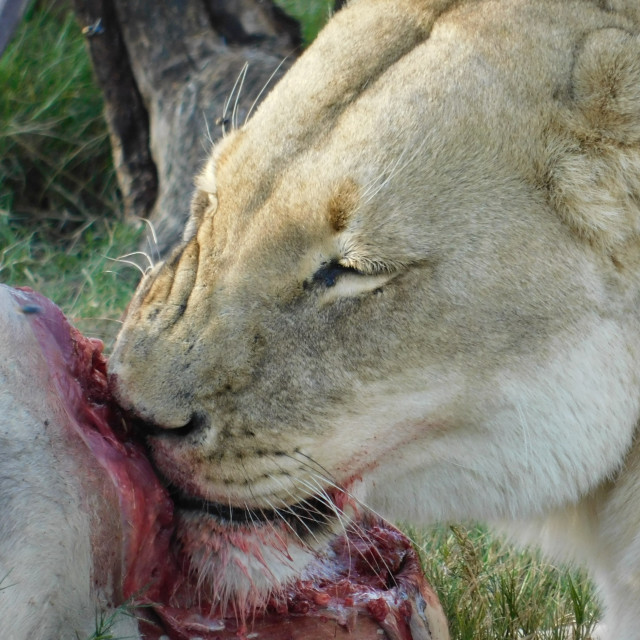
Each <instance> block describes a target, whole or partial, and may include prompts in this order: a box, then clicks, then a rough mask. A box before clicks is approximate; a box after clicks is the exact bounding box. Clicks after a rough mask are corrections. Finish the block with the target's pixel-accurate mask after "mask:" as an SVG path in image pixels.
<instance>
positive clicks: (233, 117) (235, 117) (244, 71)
mask: <svg viewBox="0 0 640 640" xmlns="http://www.w3.org/2000/svg"><path fill="white" fill-rule="evenodd" d="M248 69H249V63H248V62H246V63H245V65H244V67H243V69H242V72H241V73H242V79H241V80H240V86H239V87H238V91H237V93H236V99H235V102H234V104H233V111H232V112H231V126H232V127H233V128H234V129H237V128H238V103H239V102H240V95H241V94H242V87H244V81H245V78H246V77H247V70H248Z"/></svg>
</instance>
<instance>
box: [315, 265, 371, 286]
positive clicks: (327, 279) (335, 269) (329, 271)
mask: <svg viewBox="0 0 640 640" xmlns="http://www.w3.org/2000/svg"><path fill="white" fill-rule="evenodd" d="M343 275H352V276H359V277H362V276H367V275H368V274H366V273H363V272H361V271H358V270H357V269H355V268H354V267H345V266H344V265H342V264H340V263H339V262H338V261H337V260H331V262H326V263H324V264H323V265H322V266H321V267H320V268H319V269H318V270H317V271H316V272H315V273H314V274H313V277H312V278H311V281H312V282H313V283H316V284H322V285H324V286H325V287H333V286H334V285H335V284H336V281H337V280H338V278H339V277H341V276H343Z"/></svg>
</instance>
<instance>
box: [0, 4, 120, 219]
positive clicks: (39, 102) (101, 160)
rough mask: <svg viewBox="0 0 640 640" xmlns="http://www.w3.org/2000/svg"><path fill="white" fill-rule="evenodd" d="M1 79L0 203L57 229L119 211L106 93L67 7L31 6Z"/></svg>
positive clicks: (2, 64) (1, 66) (0, 68)
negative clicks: (104, 103) (104, 112)
mask: <svg viewBox="0 0 640 640" xmlns="http://www.w3.org/2000/svg"><path fill="white" fill-rule="evenodd" d="M62 7H64V4H62ZM0 86H1V87H2V94H1V97H0V208H1V209H4V210H11V211H12V215H13V217H14V218H16V219H20V220H22V221H23V222H25V223H27V222H28V223H31V224H33V223H34V222H37V223H39V224H41V223H43V218H44V221H45V223H48V224H50V223H51V220H52V219H53V218H55V220H56V222H57V227H58V228H60V229H63V228H68V227H69V226H71V225H73V224H74V223H75V224H82V223H83V222H84V220H85V219H86V218H88V217H91V216H94V215H96V214H100V215H112V214H114V213H117V212H118V211H119V201H118V195H117V189H116V180H115V173H114V170H113V166H112V161H111V152H110V148H109V137H108V133H107V128H106V125H105V122H104V119H103V117H102V98H101V95H100V91H99V89H98V88H97V87H96V85H95V83H94V81H93V76H92V70H91V64H90V61H89V58H88V56H87V54H86V52H85V49H84V43H83V39H82V34H81V33H80V28H79V27H78V25H77V24H76V22H75V18H74V16H73V14H72V13H71V12H70V11H68V10H64V9H63V8H62V9H61V8H60V3H57V4H56V3H51V4H47V3H36V4H35V5H34V7H32V9H31V10H30V11H28V12H27V16H26V18H25V20H24V21H23V22H22V24H21V25H20V27H19V29H18V31H17V33H16V35H15V37H14V39H13V41H12V42H11V44H10V46H9V47H8V48H7V50H6V51H5V53H4V55H3V56H2V57H1V58H0ZM52 212H53V213H52Z"/></svg>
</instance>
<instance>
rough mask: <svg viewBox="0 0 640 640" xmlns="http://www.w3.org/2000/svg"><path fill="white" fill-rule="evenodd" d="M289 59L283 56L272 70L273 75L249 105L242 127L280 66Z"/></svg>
mask: <svg viewBox="0 0 640 640" xmlns="http://www.w3.org/2000/svg"><path fill="white" fill-rule="evenodd" d="M289 57H290V55H288V56H285V57H284V58H282V60H281V61H280V64H278V66H277V67H276V68H275V69H274V71H273V73H272V74H271V75H270V76H269V77H268V78H267V81H266V82H265V83H264V84H263V85H262V89H260V91H259V92H258V95H257V96H256V97H255V99H254V101H253V102H252V103H251V106H250V107H249V111H247V115H246V116H245V118H244V123H243V126H244V125H245V124H247V121H248V120H249V117H250V116H251V112H252V111H253V110H254V108H255V106H256V105H257V104H258V102H259V101H260V98H261V97H262V94H263V93H264V92H265V91H266V90H267V87H268V86H269V84H270V83H271V81H272V80H273V78H274V77H275V75H276V74H277V73H278V71H279V70H280V68H281V67H282V65H283V64H284V63H285V62H286V61H287V60H288V59H289Z"/></svg>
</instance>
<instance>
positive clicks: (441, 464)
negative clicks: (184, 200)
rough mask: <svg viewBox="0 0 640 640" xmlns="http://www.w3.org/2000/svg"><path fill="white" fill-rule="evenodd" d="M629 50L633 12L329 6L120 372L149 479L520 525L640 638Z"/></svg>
mask: <svg viewBox="0 0 640 640" xmlns="http://www.w3.org/2000/svg"><path fill="white" fill-rule="evenodd" d="M639 31H640V10H639V9H638V5H637V2H636V0H615V1H611V2H605V1H603V2H596V1H590V0H478V1H472V0H467V1H462V0H461V1H459V2H454V1H448V2H447V1H444V0H441V1H439V2H438V1H435V0H395V1H394V0H357V1H354V2H351V3H350V4H349V6H348V7H347V8H346V9H344V10H342V11H340V12H339V13H338V14H337V15H336V16H335V17H334V18H333V20H332V21H331V22H330V24H329V26H328V27H327V28H326V29H325V30H324V31H323V32H322V34H321V35H320V36H319V38H318V39H317V41H316V42H315V43H314V44H313V45H312V47H311V48H310V49H309V50H308V51H307V52H306V53H305V54H304V55H303V56H302V57H301V59H300V60H299V61H298V62H297V63H296V64H295V65H294V67H293V68H292V69H291V70H290V72H289V73H288V74H287V75H286V76H285V77H284V79H283V80H282V81H281V82H280V83H279V85H278V86H277V87H276V88H275V89H274V91H273V92H272V93H271V94H270V95H269V96H268V98H267V99H266V100H265V102H264V103H263V104H262V105H261V107H260V108H259V109H258V111H257V112H256V113H255V115H254V116H253V118H252V119H251V120H250V121H249V122H248V123H247V124H246V125H245V126H244V127H243V128H242V129H240V130H237V131H234V132H232V133H231V134H230V135H228V136H227V137H226V138H225V139H224V140H223V141H222V142H220V144H219V145H218V146H217V147H216V149H215V150H214V152H213V155H212V158H211V159H210V161H209V162H208V163H207V165H206V167H205V169H204V171H203V174H202V175H201V176H200V178H199V179H198V182H197V184H198V187H199V191H198V194H197V195H196V197H195V199H194V203H195V206H194V213H193V218H192V221H191V223H190V224H189V226H188V228H187V231H186V232H185V239H184V244H183V246H182V247H180V248H179V249H178V250H177V251H176V253H175V254H174V256H173V257H171V258H170V259H169V260H168V261H167V262H166V263H164V264H162V265H159V266H158V267H157V268H156V269H155V270H154V271H153V272H152V273H151V274H150V275H149V276H148V277H147V278H146V279H145V280H144V281H143V283H142V284H141V285H140V289H139V291H138V294H137V295H136V297H135V299H134V301H133V303H132V305H131V308H130V311H129V315H128V318H127V320H126V323H125V325H124V328H123V331H122V333H121V335H120V337H119V340H118V343H117V346H116V349H115V353H114V355H113V357H112V360H111V372H112V380H113V383H114V387H115V389H116V391H117V393H118V394H119V397H120V398H121V400H122V402H123V403H124V404H125V405H127V406H129V407H131V408H132V409H133V410H134V411H136V412H137V413H139V414H140V415H142V416H143V417H145V418H147V419H148V420H150V421H152V422H154V423H155V424H157V425H159V426H162V427H165V428H166V435H154V436H152V437H150V439H149V441H150V444H151V448H152V451H153V455H154V457H155V460H156V463H157V465H158V466H159V468H160V469H161V471H162V472H163V473H164V474H165V475H166V476H167V477H168V478H169V479H170V480H171V481H172V482H173V483H174V484H176V485H178V486H179V487H182V488H183V489H184V491H185V492H186V493H191V494H195V495H197V496H199V497H202V498H205V499H207V500H209V501H212V502H219V503H222V504H233V505H237V506H238V507H242V506H249V507H256V508H272V507H274V506H276V507H282V506H284V505H289V504H292V503H295V502H299V501H301V500H304V499H306V498H308V497H309V496H310V495H312V494H315V493H322V491H325V490H328V489H330V488H331V486H332V484H333V483H337V484H340V485H345V486H347V487H348V488H349V490H350V491H351V492H352V493H353V494H354V495H356V496H357V497H359V498H362V499H363V500H364V501H366V502H367V503H369V504H370V505H372V506H374V507H376V508H378V509H380V510H381V511H383V512H384V513H385V514H387V515H389V516H391V517H400V518H404V519H407V518H410V519H413V520H415V521H416V522H432V521H435V520H455V519H484V520H489V521H501V522H504V521H506V522H510V523H511V525H510V528H511V530H515V529H517V530H518V531H519V532H520V533H521V534H522V536H523V537H525V538H528V539H533V540H534V541H536V542H539V543H540V544H544V545H545V547H546V548H547V549H548V550H549V551H551V552H557V553H560V554H564V556H565V557H566V556H567V555H569V556H571V557H574V558H577V559H578V560H580V561H581V562H586V563H587V564H589V565H590V566H591V568H592V569H593V572H594V575H595V577H596V579H597V580H598V582H599V585H600V587H601V590H602V595H603V598H604V600H605V603H606V606H607V611H608V612H609V613H608V616H609V617H608V618H607V620H606V625H607V629H608V631H607V633H608V636H607V637H609V638H611V639H615V640H628V639H631V638H640V605H639V604H638V603H640V542H638V541H639V540H640V536H639V535H638V534H639V533H640V520H639V516H638V514H640V464H639V463H638V459H639V458H640V453H638V450H637V449H638V445H637V444H635V445H634V438H635V434H636V425H637V423H638V419H639V418H640V322H639V320H640V311H639V309H640V306H639V305H640V279H639V278H638V275H639V273H640V272H639V269H640V261H639V257H640V237H639V234H640V204H639V203H640V36H639ZM338 264H339V265H342V267H344V268H345V269H344V270H343V272H341V273H338V272H337V271H336V269H337V265H338ZM194 417H195V419H194ZM187 424H189V425H190V427H191V428H190V429H189V430H188V431H182V432H179V433H180V434H181V435H180V436H179V437H178V436H175V435H173V433H172V431H171V429H172V428H176V427H183V426H184V425H187ZM206 517H207V516H205V515H204V514H203V515H202V518H206ZM193 555H194V557H196V556H197V555H198V554H197V551H194V554H193Z"/></svg>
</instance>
